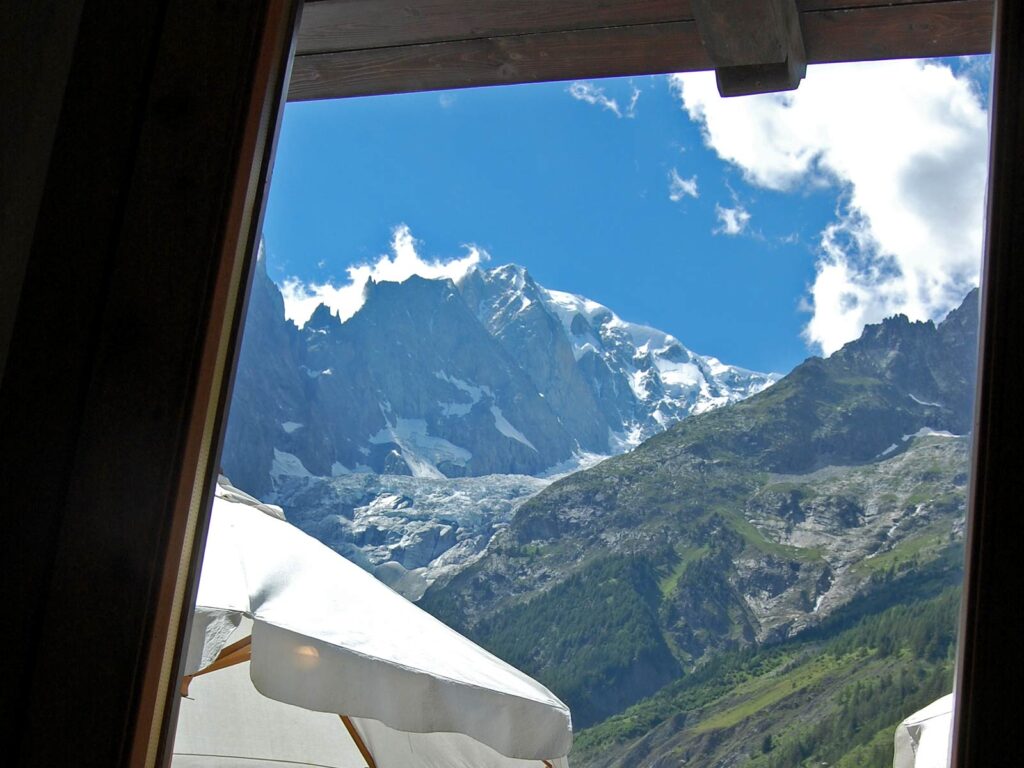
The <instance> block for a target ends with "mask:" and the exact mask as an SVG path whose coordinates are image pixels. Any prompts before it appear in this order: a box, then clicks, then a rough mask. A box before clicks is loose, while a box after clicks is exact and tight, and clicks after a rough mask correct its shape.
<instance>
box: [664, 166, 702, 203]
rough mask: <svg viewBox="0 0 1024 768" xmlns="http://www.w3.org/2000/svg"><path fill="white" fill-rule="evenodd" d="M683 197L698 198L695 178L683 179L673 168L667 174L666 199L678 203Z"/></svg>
mask: <svg viewBox="0 0 1024 768" xmlns="http://www.w3.org/2000/svg"><path fill="white" fill-rule="evenodd" d="M684 197H698V192H697V177H696V176H691V177H690V178H688V179H684V178H683V177H682V176H680V175H679V171H677V170H676V169H675V168H673V169H672V170H671V171H669V172H668V199H669V200H671V201H672V202H673V203H678V202H679V201H680V200H682V199H683V198H684Z"/></svg>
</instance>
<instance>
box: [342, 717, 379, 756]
mask: <svg viewBox="0 0 1024 768" xmlns="http://www.w3.org/2000/svg"><path fill="white" fill-rule="evenodd" d="M338 717H340V718H341V722H342V723H344V724H345V730H346V731H348V735H349V736H351V737H352V741H353V742H354V743H355V745H356V749H358V750H359V754H361V755H362V756H363V760H365V761H366V768H377V763H376V761H375V760H374V759H373V755H371V754H370V750H369V749H368V748H367V746H366V742H364V741H363V737H362V736H360V735H359V731H357V730H356V726H355V724H354V723H353V722H352V718H350V717H349V716H348V715H338Z"/></svg>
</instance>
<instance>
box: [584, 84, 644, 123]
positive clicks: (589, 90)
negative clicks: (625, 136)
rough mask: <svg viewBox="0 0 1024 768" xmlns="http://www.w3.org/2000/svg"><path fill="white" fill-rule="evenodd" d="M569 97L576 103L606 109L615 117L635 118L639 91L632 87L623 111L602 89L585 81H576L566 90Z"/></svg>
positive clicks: (616, 101) (615, 100)
mask: <svg viewBox="0 0 1024 768" xmlns="http://www.w3.org/2000/svg"><path fill="white" fill-rule="evenodd" d="M568 91H569V95H570V96H572V97H573V98H574V99H576V100H577V101H582V102H585V103H587V104H593V105H594V106H597V107H601V108H602V109H607V110H608V111H609V112H611V113H612V114H614V115H615V116H616V117H628V118H633V117H636V103H637V101H639V100H640V89H639V88H637V87H635V86H634V87H633V90H632V93H631V94H630V97H629V104H628V105H627V106H626V109H625V111H623V110H622V109H621V108H620V107H619V102H618V100H617V99H614V98H612V97H610V96H608V95H606V94H605V92H604V88H602V87H600V86H598V85H594V84H593V83H588V82H587V81H585V80H577V81H576V82H575V83H573V84H572V85H570V86H569V88H568Z"/></svg>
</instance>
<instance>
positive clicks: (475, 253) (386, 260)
mask: <svg viewBox="0 0 1024 768" xmlns="http://www.w3.org/2000/svg"><path fill="white" fill-rule="evenodd" d="M416 243H417V241H416V239H415V238H414V237H413V236H412V233H411V232H410V231H409V227H407V226H406V225H405V224H401V225H399V226H397V227H395V229H394V232H393V233H392V236H391V255H387V254H382V255H381V256H380V257H379V258H378V259H377V261H375V262H374V263H372V264H356V265H353V266H351V267H349V268H348V269H347V270H346V271H347V273H348V281H347V282H345V283H343V284H340V285H333V284H331V283H304V282H302V281H301V280H299V279H298V278H294V277H292V278H288V279H287V280H285V281H284V282H283V283H282V284H281V294H282V295H283V296H284V314H285V317H287V318H288V319H289V320H292V321H294V322H295V323H296V324H297V325H298V326H299V327H300V328H301V327H302V326H303V325H305V324H306V322H307V321H308V320H309V318H310V316H311V315H312V314H313V311H314V310H315V309H316V308H317V307H318V306H319V305H321V304H326V305H327V307H328V308H329V309H330V310H331V312H332V313H334V314H336V315H337V316H338V318H339V319H340V320H341V321H342V322H344V321H346V320H348V319H349V318H350V317H352V315H354V314H355V313H356V312H357V311H359V308H360V307H362V306H363V301H364V298H365V288H366V283H367V281H369V280H373V281H374V282H378V283H379V282H394V283H401V282H404V281H406V280H408V279H409V278H410V277H412V276H413V275H419V276H420V277H425V278H428V279H432V280H436V279H439V278H450V279H452V280H458V279H459V278H460V277H462V276H463V275H465V274H466V273H467V272H469V270H471V269H472V268H473V267H475V266H476V265H477V264H479V263H480V262H482V261H487V260H488V259H489V258H490V257H489V256H488V255H487V252H486V251H484V250H482V249H480V248H477V247H476V246H475V245H466V246H463V247H464V248H465V249H466V254H465V255H464V256H462V257H460V258H453V259H448V260H444V259H435V260H431V261H427V260H425V259H423V258H421V257H420V255H419V254H418V253H417V252H416Z"/></svg>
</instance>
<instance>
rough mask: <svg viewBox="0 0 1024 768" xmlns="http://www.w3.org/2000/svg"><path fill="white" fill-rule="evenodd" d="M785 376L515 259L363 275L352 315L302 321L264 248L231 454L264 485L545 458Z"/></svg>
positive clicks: (235, 465) (444, 472)
mask: <svg viewBox="0 0 1024 768" xmlns="http://www.w3.org/2000/svg"><path fill="white" fill-rule="evenodd" d="M776 378H777V377H775V376H773V375H769V374H760V373H755V372H751V371H746V370H743V369H740V368H736V367H733V366H728V365H724V364H722V363H720V362H719V361H718V360H716V359H715V358H711V357H704V356H701V355H697V354H694V353H693V352H691V351H689V350H687V349H686V348H685V347H684V346H683V345H682V344H680V343H679V342H678V341H677V340H676V339H675V338H673V337H672V336H670V335H668V334H665V333H662V332H660V331H657V330H655V329H652V328H646V327H643V326H639V325H635V324H631V323H627V322H624V321H623V320H621V319H620V318H618V317H617V316H616V315H615V314H614V313H613V312H611V310H609V309H608V308H606V307H603V306H601V305H599V304H597V303H595V302H592V301H589V300H587V299H585V298H582V297H579V296H575V295H571V294H566V293H561V292H558V291H550V290H547V289H545V288H543V287H542V286H539V285H538V284H537V283H536V282H535V281H534V280H533V279H532V278H531V277H530V275H529V274H528V273H527V272H526V271H525V270H523V269H522V268H520V267H516V266H505V267H498V268H496V269H492V270H482V269H475V270H473V271H471V272H470V273H469V274H467V275H466V276H465V278H463V279H462V280H461V281H460V283H459V284H458V285H456V284H454V283H453V282H451V281H450V280H426V279H423V278H419V277H412V278H409V279H408V280H406V281H405V282H403V283H387V282H384V283H370V284H368V285H367V287H366V295H365V303H364V304H363V306H362V308H361V309H360V310H359V311H358V312H356V314H355V315H354V316H352V317H351V318H349V319H348V320H347V321H346V322H344V323H342V322H340V321H339V320H338V319H337V318H336V317H335V316H333V315H332V314H331V312H330V311H329V310H328V309H327V308H326V307H325V306H320V307H319V308H318V309H317V310H316V311H315V312H314V313H313V315H312V317H311V318H310V320H309V321H308V322H307V323H306V324H305V325H304V327H302V328H301V329H299V328H297V327H296V326H295V325H294V324H292V323H290V322H289V321H287V320H286V319H285V317H284V307H283V301H282V298H281V295H280V292H279V291H278V289H277V287H276V286H275V285H274V284H273V282H272V281H271V280H270V278H269V277H268V276H267V274H266V272H265V268H264V263H263V260H262V259H260V260H258V267H257V274H256V276H255V283H254V286H253V290H252V294H251V297H250V306H249V310H248V320H247V323H246V330H245V335H244V339H243V343H242V349H241V353H240V357H239V363H238V374H237V380H236V384H235V393H234V399H233V402H232V407H231V412H230V418H229V422H228V429H227V436H226V440H225V447H224V452H223V470H224V472H225V473H226V474H227V475H228V476H230V477H231V479H232V481H233V482H234V483H235V484H236V485H238V486H239V487H243V488H246V489H247V490H249V491H250V492H252V493H256V494H263V495H267V494H269V493H271V492H273V491H275V489H276V488H277V487H278V486H280V485H281V484H282V478H296V477H309V476H316V477H339V476H343V475H348V474H352V473H375V474H388V475H396V476H409V477H418V478H428V479H431V478H432V479H440V478H446V477H447V478H456V477H479V476H484V475H489V474H524V475H540V474H543V473H546V472H552V471H555V470H556V469H557V468H558V467H559V466H563V467H567V466H571V465H573V464H574V463H578V462H579V460H580V458H581V457H583V456H585V455H588V454H598V455H610V454H614V453H618V452H621V451H622V450H625V449H626V448H629V447H632V446H634V445H636V444H638V443H639V442H640V441H641V440H642V439H645V438H646V437H648V436H650V435H652V434H655V433H657V432H659V431H661V430H662V429H664V428H665V427H667V426H669V425H670V424H672V423H674V422H675V421H678V420H679V419H682V418H684V417H686V416H688V415H689V414H691V413H701V412H704V411H707V410H709V409H712V408H714V407H717V406H719V405H723V404H725V403H729V402H734V401H737V400H740V399H742V398H744V397H747V396H749V395H751V394H753V393H754V392H757V391H760V390H761V389H763V388H765V387H766V386H768V385H769V384H771V383H772V382H773V381H774V380H775V379H776Z"/></svg>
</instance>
